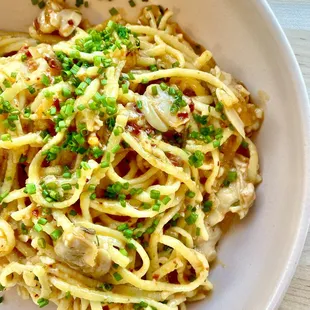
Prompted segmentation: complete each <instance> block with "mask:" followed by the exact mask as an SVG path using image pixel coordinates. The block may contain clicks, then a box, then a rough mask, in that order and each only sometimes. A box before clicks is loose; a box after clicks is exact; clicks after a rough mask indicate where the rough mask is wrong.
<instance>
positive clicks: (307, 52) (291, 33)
mask: <svg viewBox="0 0 310 310" xmlns="http://www.w3.org/2000/svg"><path fill="white" fill-rule="evenodd" d="M269 3H270V5H271V7H272V9H273V11H274V13H275V14H276V16H277V18H278V20H279V22H280V24H281V25H282V27H283V29H284V31H285V33H286V35H287V37H288V39H289V41H290V43H291V45H292V47H293V50H294V52H295V55H296V57H297V60H298V62H299V65H300V68H301V70H302V72H303V75H304V78H305V81H306V84H307V88H308V94H309V96H310V1H309V0H269ZM309 309H310V232H309V233H308V238H307V241H306V244H305V248H304V251H303V253H302V256H301V259H300V262H299V265H298V267H297V270H296V273H295V276H294V278H293V280H292V282H291V285H290V287H289V289H288V291H287V293H286V295H285V297H284V300H283V302H282V305H281V306H280V310H309Z"/></svg>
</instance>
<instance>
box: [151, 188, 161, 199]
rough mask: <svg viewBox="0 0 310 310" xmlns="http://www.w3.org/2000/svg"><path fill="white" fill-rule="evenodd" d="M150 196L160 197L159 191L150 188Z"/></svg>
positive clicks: (153, 197)
mask: <svg viewBox="0 0 310 310" xmlns="http://www.w3.org/2000/svg"><path fill="white" fill-rule="evenodd" d="M150 197H151V198H152V199H159V197H160V191H157V190H155V189H152V190H151V192H150Z"/></svg>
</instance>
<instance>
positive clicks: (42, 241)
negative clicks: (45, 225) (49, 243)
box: [38, 238, 46, 249]
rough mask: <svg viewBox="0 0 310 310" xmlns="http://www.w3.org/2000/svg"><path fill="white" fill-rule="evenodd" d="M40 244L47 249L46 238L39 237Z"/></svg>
mask: <svg viewBox="0 0 310 310" xmlns="http://www.w3.org/2000/svg"><path fill="white" fill-rule="evenodd" d="M38 246H39V247H40V248H41V249H45V248H46V241H45V239H44V238H40V239H38Z"/></svg>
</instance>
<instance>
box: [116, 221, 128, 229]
mask: <svg viewBox="0 0 310 310" xmlns="http://www.w3.org/2000/svg"><path fill="white" fill-rule="evenodd" d="M127 228H128V224H127V223H124V224H121V225H119V226H117V230H118V231H124V230H125V229H127Z"/></svg>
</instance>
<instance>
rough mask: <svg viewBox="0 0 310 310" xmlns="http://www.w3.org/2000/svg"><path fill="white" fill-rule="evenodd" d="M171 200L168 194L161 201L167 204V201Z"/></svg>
mask: <svg viewBox="0 0 310 310" xmlns="http://www.w3.org/2000/svg"><path fill="white" fill-rule="evenodd" d="M170 200H171V198H170V197H169V196H166V197H164V198H163V200H162V201H161V202H162V203H163V204H164V205H167V204H168V203H169V201H170Z"/></svg>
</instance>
